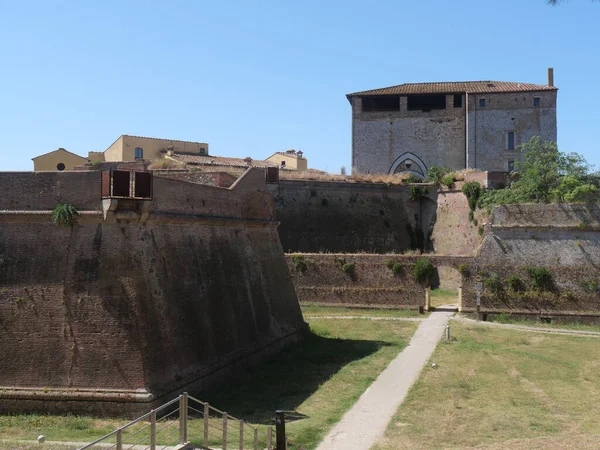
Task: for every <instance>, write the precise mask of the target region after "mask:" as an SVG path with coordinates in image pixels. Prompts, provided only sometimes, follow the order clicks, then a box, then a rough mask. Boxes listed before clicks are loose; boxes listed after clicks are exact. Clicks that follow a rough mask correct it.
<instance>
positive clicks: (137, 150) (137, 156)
mask: <svg viewBox="0 0 600 450" xmlns="http://www.w3.org/2000/svg"><path fill="white" fill-rule="evenodd" d="M134 156H135V159H144V149H143V148H141V147H136V148H135V153H134Z"/></svg>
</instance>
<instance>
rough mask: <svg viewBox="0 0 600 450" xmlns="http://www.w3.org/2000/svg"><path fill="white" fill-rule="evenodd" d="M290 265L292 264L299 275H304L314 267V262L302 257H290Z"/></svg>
mask: <svg viewBox="0 0 600 450" xmlns="http://www.w3.org/2000/svg"><path fill="white" fill-rule="evenodd" d="M292 263H293V264H294V268H295V269H296V270H297V271H298V272H301V273H305V272H306V271H307V270H308V269H310V268H311V267H313V266H314V265H315V262H314V261H313V260H312V259H309V258H307V257H305V256H304V255H292Z"/></svg>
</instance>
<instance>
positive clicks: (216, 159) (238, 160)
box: [171, 153, 278, 167]
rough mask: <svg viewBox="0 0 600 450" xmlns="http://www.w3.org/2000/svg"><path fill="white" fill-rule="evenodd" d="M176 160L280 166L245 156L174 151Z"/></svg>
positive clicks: (219, 164)
mask: <svg viewBox="0 0 600 450" xmlns="http://www.w3.org/2000/svg"><path fill="white" fill-rule="evenodd" d="M171 158H173V159H174V160H176V161H181V162H182V163H185V164H190V165H198V166H230V167H248V166H249V165H251V166H252V167H278V165H277V164H274V163H272V162H270V161H262V160H260V159H253V160H252V162H251V163H250V164H248V163H247V162H246V161H244V159H243V158H228V157H225V156H202V155H195V154H190V153H173V156H171Z"/></svg>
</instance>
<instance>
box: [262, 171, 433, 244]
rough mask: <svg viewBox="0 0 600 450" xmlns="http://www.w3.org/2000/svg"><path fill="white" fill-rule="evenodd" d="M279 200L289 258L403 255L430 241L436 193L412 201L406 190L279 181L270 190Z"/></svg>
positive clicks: (282, 235) (283, 241) (379, 185)
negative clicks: (296, 254)
mask: <svg viewBox="0 0 600 450" xmlns="http://www.w3.org/2000/svg"><path fill="white" fill-rule="evenodd" d="M267 189H268V192H270V193H271V194H273V196H274V198H275V213H276V217H277V220H278V221H279V222H280V226H279V236H280V238H281V244H282V246H283V249H284V250H285V251H286V252H309V253H310V252H314V253H316V252H321V251H328V252H341V253H354V252H368V253H387V252H398V253H400V252H402V251H404V250H407V249H410V248H415V247H417V246H418V245H417V244H418V241H419V239H421V240H423V238H424V237H426V236H427V233H428V232H429V229H430V226H431V220H432V219H433V218H434V217H435V208H436V206H435V195H436V194H435V192H434V189H433V188H432V187H431V186H429V189H430V191H431V193H430V197H426V198H424V199H423V200H422V201H413V200H410V189H409V187H408V186H396V185H386V184H383V183H377V184H375V183H340V182H325V181H296V180H281V181H280V182H279V183H278V184H272V185H267Z"/></svg>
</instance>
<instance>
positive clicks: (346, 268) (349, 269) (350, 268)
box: [342, 262, 354, 278]
mask: <svg viewBox="0 0 600 450" xmlns="http://www.w3.org/2000/svg"><path fill="white" fill-rule="evenodd" d="M342 272H344V273H345V274H348V275H349V276H350V277H351V278H354V263H353V262H347V263H344V264H343V265H342Z"/></svg>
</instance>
